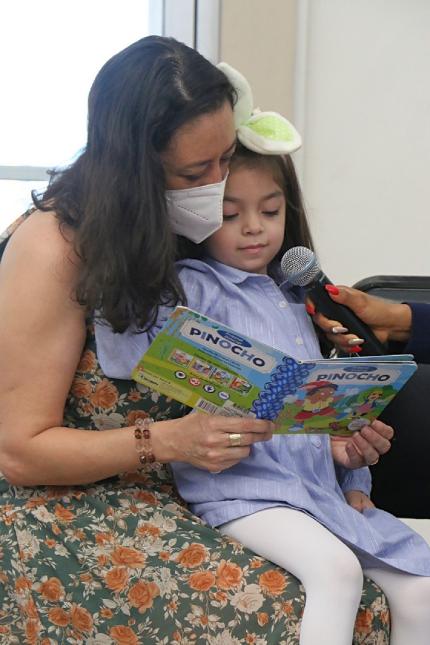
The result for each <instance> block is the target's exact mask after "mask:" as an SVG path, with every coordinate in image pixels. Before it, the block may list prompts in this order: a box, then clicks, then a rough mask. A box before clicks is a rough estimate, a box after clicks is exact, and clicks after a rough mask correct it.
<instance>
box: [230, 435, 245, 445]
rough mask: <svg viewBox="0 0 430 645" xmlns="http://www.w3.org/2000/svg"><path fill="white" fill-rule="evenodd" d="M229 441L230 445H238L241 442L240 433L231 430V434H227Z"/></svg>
mask: <svg viewBox="0 0 430 645" xmlns="http://www.w3.org/2000/svg"><path fill="white" fill-rule="evenodd" d="M228 438H229V441H230V446H232V447H234V446H240V445H241V443H242V435H241V434H239V433H238V432H232V433H231V434H229V435H228Z"/></svg>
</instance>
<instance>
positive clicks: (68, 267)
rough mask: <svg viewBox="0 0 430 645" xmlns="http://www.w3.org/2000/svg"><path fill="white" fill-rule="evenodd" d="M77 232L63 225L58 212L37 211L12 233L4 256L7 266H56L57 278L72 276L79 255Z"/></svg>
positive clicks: (39, 268)
mask: <svg viewBox="0 0 430 645" xmlns="http://www.w3.org/2000/svg"><path fill="white" fill-rule="evenodd" d="M73 241H74V233H73V231H72V230H71V229H70V228H66V227H65V226H61V225H60V223H59V221H58V218H57V217H56V214H55V212H53V211H50V212H42V211H37V210H36V211H34V212H33V213H32V214H31V215H30V216H29V217H28V218H27V219H26V220H25V221H24V222H23V223H22V224H21V225H20V226H19V227H18V228H17V229H16V230H15V232H14V233H13V235H12V237H11V238H10V240H9V242H8V244H7V247H6V250H5V252H4V255H3V258H2V264H3V266H4V268H5V269H7V268H8V267H9V268H10V266H11V265H12V266H14V267H15V268H18V267H22V268H25V267H27V268H28V269H33V270H42V271H43V270H44V269H45V270H48V271H52V270H54V274H55V275H57V277H58V278H64V279H66V280H73V278H74V277H75V278H76V276H77V275H78V273H79V259H78V257H77V255H76V252H75V250H74V246H73Z"/></svg>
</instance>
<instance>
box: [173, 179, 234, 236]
mask: <svg viewBox="0 0 430 645" xmlns="http://www.w3.org/2000/svg"><path fill="white" fill-rule="evenodd" d="M227 175H228V173H227ZM227 175H226V176H225V178H224V179H223V181H220V182H219V184H208V185H207V186H197V188H181V189H180V190H166V193H165V194H166V202H167V212H168V214H169V217H170V221H171V225H172V229H173V231H174V233H177V234H178V235H183V236H184V237H186V238H188V239H189V240H191V241H192V242H195V243H196V244H200V242H203V240H205V239H206V238H208V237H209V236H210V235H212V233H215V231H217V230H218V229H219V228H221V226H222V221H223V220H222V203H223V198H224V188H225V182H226V181H227Z"/></svg>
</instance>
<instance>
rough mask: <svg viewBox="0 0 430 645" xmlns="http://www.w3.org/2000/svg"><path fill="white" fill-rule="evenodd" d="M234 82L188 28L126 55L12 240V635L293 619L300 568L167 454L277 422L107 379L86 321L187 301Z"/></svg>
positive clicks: (2, 337)
mask: <svg viewBox="0 0 430 645" xmlns="http://www.w3.org/2000/svg"><path fill="white" fill-rule="evenodd" d="M234 94H235V93H234V90H233V88H232V86H231V85H230V83H229V82H228V80H227V78H226V77H225V76H224V75H223V74H222V72H220V71H219V70H217V69H216V68H215V67H214V66H213V65H211V64H210V63H209V62H208V61H206V60H205V59H204V58H202V57H201V56H200V55H199V54H198V53H196V52H195V51H193V50H191V49H189V48H187V47H185V46H184V45H182V44H180V43H177V42H175V41H173V40H170V39H165V38H158V37H148V38H144V39H142V40H141V41H138V42H136V43H134V44H133V45H131V46H130V47H128V48H127V49H125V50H124V51H122V52H120V53H119V54H117V55H116V56H114V57H113V58H112V59H111V60H110V61H108V62H107V63H106V64H105V66H104V67H103V68H102V70H101V71H100V72H99V74H98V76H97V78H96V80H95V82H94V85H93V87H92V89H91V92H90V97H89V118H88V141H87V146H86V148H85V150H84V151H83V153H82V155H81V156H80V157H79V158H78V159H77V160H76V162H75V163H74V164H72V166H71V167H70V168H68V169H66V170H65V171H63V172H60V173H57V174H54V177H53V180H52V182H51V184H50V187H49V188H48V190H47V192H46V193H45V195H44V196H43V198H42V199H37V198H36V199H35V205H36V209H35V210H32V211H30V212H29V213H27V214H26V216H25V217H24V218H22V219H21V221H20V222H19V226H15V227H14V231H9V232H8V234H7V236H6V238H5V240H4V242H3V244H2V249H3V250H4V253H3V257H2V263H1V265H0V310H1V316H0V326H1V329H0V354H1V356H2V359H3V366H6V365H7V370H5V369H3V370H2V374H1V377H0V378H1V383H0V421H1V424H0V446H1V449H0V470H1V471H2V472H3V474H4V478H3V479H2V480H0V485H1V492H2V519H3V522H2V545H3V560H2V571H1V572H0V575H1V580H2V582H3V583H4V591H3V595H2V603H1V604H2V607H1V611H2V613H1V616H2V621H1V624H0V634H1V635H2V638H3V640H4V642H24V639H25V642H28V643H39V642H40V643H46V644H48V643H50V644H52V643H57V642H63V641H65V640H67V639H69V642H76V643H78V642H85V643H96V642H97V643H99V642H102V643H121V644H125V643H127V644H130V643H143V642H151V641H157V640H158V639H162V638H165V639H167V642H177V643H179V642H185V641H194V640H196V641H198V640H199V639H203V638H206V639H207V640H208V641H209V642H212V643H229V642H245V641H247V642H255V640H256V639H262V640H261V641H260V642H272V643H278V642H281V641H282V640H283V639H284V638H286V637H287V634H288V636H289V637H290V636H291V634H292V633H294V634H297V631H298V625H299V617H300V614H301V609H302V601H301V598H300V596H301V593H300V591H299V588H298V586H297V584H296V581H295V580H294V578H292V577H291V576H289V575H286V574H285V572H283V571H282V570H280V569H277V568H276V567H274V566H273V565H271V564H270V563H267V562H265V561H264V560H262V559H260V558H255V557H254V558H253V557H252V556H251V555H250V554H249V552H244V550H243V548H242V547H241V546H240V545H238V544H236V543H234V542H232V541H230V540H228V539H226V538H222V537H221V536H220V535H219V534H218V533H216V532H214V531H213V530H211V529H209V528H208V527H205V526H204V525H202V524H201V523H200V522H199V520H197V518H195V517H194V516H192V515H191V514H190V513H189V512H188V511H187V509H186V508H184V506H183V505H181V503H180V501H179V500H178V499H176V498H175V496H174V493H173V490H172V487H171V481H170V475H169V471H168V470H167V468H166V467H165V466H163V464H166V463H168V462H170V461H188V462H189V463H191V464H193V465H195V466H198V467H200V468H206V469H208V470H211V471H219V470H223V469H225V468H228V467H230V466H231V465H232V464H234V463H237V462H238V461H239V460H240V459H242V458H244V457H246V456H247V455H248V454H249V446H250V445H251V444H252V443H254V442H255V441H262V440H265V439H268V438H270V436H271V426H270V424H269V423H268V422H265V421H256V420H251V419H246V420H244V419H226V418H222V417H207V416H201V415H190V416H185V417H182V415H183V413H184V410H183V408H181V406H179V405H177V404H176V403H174V402H172V401H170V400H168V399H163V398H162V397H159V396H158V395H157V394H155V393H152V392H150V391H147V390H145V389H142V388H140V389H139V388H138V387H136V385H135V384H132V383H130V382H114V381H112V380H108V379H107V378H106V377H105V376H104V374H103V372H102V371H101V369H100V366H99V364H98V360H97V354H96V349H95V344H94V337H93V332H92V327H91V321H92V319H93V317H94V315H95V312H96V311H97V312H99V314H100V315H101V316H102V317H103V318H105V319H106V320H108V321H109V323H110V324H111V325H112V326H113V327H114V329H115V330H116V331H122V330H124V329H125V328H126V327H127V326H128V325H129V324H131V323H135V324H138V325H139V326H141V327H142V326H143V327H144V326H145V325H150V324H151V323H152V322H153V321H154V320H155V319H156V316H157V307H158V305H159V304H160V303H166V302H169V303H176V302H178V301H180V300H181V299H182V298H183V294H182V290H181V288H180V285H179V283H178V280H177V278H176V274H175V272H174V264H173V262H174V258H175V236H174V233H175V232H177V233H181V234H185V235H187V236H188V237H190V238H191V239H193V240H194V241H200V240H201V239H203V238H204V237H206V236H208V235H210V233H211V232H212V231H213V230H216V228H218V227H219V226H220V225H221V217H220V212H221V211H220V209H219V206H220V203H221V201H220V200H222V194H223V184H224V181H225V178H226V174H227V169H228V164H229V159H230V156H231V155H232V153H233V150H234V146H235V129H234V122H233V112H232V107H233V104H234V100H235V96H234ZM166 189H168V191H169V192H168V194H167V195H165V190H166ZM182 189H187V190H186V191H185V192H183V191H182ZM195 196H196V197H195ZM196 199H197V202H198V203H199V206H198V208H197V209H196V204H195V200H196ZM190 200H191V201H190ZM12 232H13V235H11V233H12ZM6 245H7V246H6ZM152 421H154V422H152ZM87 430H93V432H87ZM94 430H103V432H94ZM369 433H370V434H369ZM391 433H392V431H391V429H390V428H389V427H387V426H382V424H381V429H380V432H377V431H375V430H371V429H370V428H369V429H368V435H367V439H366V436H365V435H364V434H363V436H362V437H359V438H358V439H357V440H356V443H354V444H352V443H351V445H350V448H349V451H350V452H349V455H347V456H346V458H348V459H349V461H350V465H351V466H358V465H363V464H364V463H370V462H371V461H373V460H374V459H375V456H378V454H380V453H381V454H382V453H384V452H386V451H387V450H388V448H389V439H390V437H391ZM238 434H240V435H241V445H240V446H236V445H233V444H235V443H236V441H235V439H236V437H237V435H238ZM233 439H234V440H233ZM142 466H143V468H142ZM377 596H378V592H377V591H376V590H375V588H373V587H372V586H371V585H370V583H369V584H368V585H367V587H366V603H367V609H366V610H365V611H366V612H367V613H366V614H363V621H362V623H361V635H360V633H359V636H358V637H359V638H361V641H360V642H363V635H362V632H364V633H366V631H367V632H368V634H369V638H370V639H372V638H373V639H374V638H375V630H376V631H377V630H380V632H381V633H380V634H379V637H380V638H383V637H384V633H385V632H386V629H387V628H386V622H387V612H386V606H384V603H383V602H382V601H381V600H380V598H378V597H377ZM370 605H372V609H373V613H372V614H371V620H370V621H369V607H370ZM366 620H368V622H367V623H366ZM369 622H370V624H369ZM358 629H359V630H360V627H359V628H358ZM8 639H9V640H8ZM0 642H1V641H0ZM290 642H294V641H291V639H290ZM369 642H370V641H369Z"/></svg>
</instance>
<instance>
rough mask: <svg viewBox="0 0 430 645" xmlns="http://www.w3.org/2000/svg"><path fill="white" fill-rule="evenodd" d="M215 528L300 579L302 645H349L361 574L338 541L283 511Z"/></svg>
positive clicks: (297, 513) (303, 517) (301, 515)
mask: <svg viewBox="0 0 430 645" xmlns="http://www.w3.org/2000/svg"><path fill="white" fill-rule="evenodd" d="M219 529H220V531H221V532H222V533H223V534H224V535H229V536H231V537H233V538H235V539H236V540H238V541H239V542H241V543H242V544H244V545H245V546H247V547H249V548H250V549H252V551H254V552H255V553H258V554H259V555H261V556H263V557H265V558H267V559H268V560H271V561H272V562H275V563H276V564H278V565H279V566H281V567H283V568H284V569H286V570H287V571H290V572H291V573H292V574H293V575H295V576H296V577H297V578H299V580H301V582H302V584H303V586H304V588H305V591H306V604H305V609H304V613H303V618H302V624H301V629H300V644H301V645H315V643H330V645H345V644H346V643H352V639H353V631H354V624H355V618H356V615H357V609H358V606H359V603H360V599H361V592H362V587H363V572H362V569H361V566H360V563H359V561H358V560H357V558H356V556H355V555H354V553H353V552H352V551H351V550H350V549H349V548H348V547H347V546H345V544H343V542H341V541H340V540H339V539H338V538H337V537H335V536H334V535H333V534H332V533H330V531H328V530H327V529H326V528H324V527H323V526H322V525H321V524H319V523H318V522H317V521H316V520H314V519H312V518H311V517H309V516H308V515H306V514H305V513H302V512H300V511H296V510H294V509H291V508H284V507H276V508H269V509H265V510H264V511H259V512H258V513H254V514H252V515H248V516H246V517H242V518H240V519H238V520H234V521H232V522H228V523H227V524H223V525H222V526H220V527H219Z"/></svg>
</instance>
